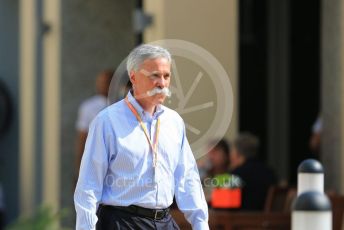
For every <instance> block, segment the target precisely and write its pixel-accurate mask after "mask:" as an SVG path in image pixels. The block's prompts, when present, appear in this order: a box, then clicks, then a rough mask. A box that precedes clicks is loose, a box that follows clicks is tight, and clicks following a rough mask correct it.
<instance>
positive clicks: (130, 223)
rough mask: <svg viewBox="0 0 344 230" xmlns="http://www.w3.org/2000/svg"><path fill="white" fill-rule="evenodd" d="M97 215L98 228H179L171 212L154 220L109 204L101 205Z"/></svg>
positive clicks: (147, 229) (122, 229)
mask: <svg viewBox="0 0 344 230" xmlns="http://www.w3.org/2000/svg"><path fill="white" fill-rule="evenodd" d="M97 216H98V222H97V225H96V229H97V230H138V229H143V230H149V229H157V230H160V229H161V230H176V229H177V230H179V227H178V225H177V224H176V222H175V221H174V220H173V218H172V216H171V214H167V215H166V216H165V217H164V218H162V219H160V220H154V219H151V218H148V217H144V216H138V215H135V214H132V213H129V212H126V211H124V210H119V209H115V208H111V207H109V206H100V207H99V209H98V212H97Z"/></svg>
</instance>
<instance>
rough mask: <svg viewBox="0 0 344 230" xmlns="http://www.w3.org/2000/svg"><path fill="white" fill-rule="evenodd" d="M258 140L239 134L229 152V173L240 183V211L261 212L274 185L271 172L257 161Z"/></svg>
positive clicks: (274, 181) (252, 136)
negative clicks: (239, 180) (238, 179)
mask: <svg viewBox="0 0 344 230" xmlns="http://www.w3.org/2000/svg"><path fill="white" fill-rule="evenodd" d="M258 148H259V140H258V138H257V137H256V136H254V135H252V134H250V133H242V134H240V135H239V136H238V137H237V138H236V139H235V140H234V142H233V144H232V147H231V152H230V155H229V156H230V173H231V174H233V175H236V176H238V177H239V178H240V179H241V180H242V182H243V187H242V206H241V210H263V208H264V204H265V199H266V196H267V192H268V189H269V187H270V186H271V185H274V184H275V183H276V177H275V175H274V173H273V171H272V170H271V169H270V168H268V167H267V166H266V165H265V164H263V163H262V162H261V161H259V160H258V158H257V156H256V154H257V152H258Z"/></svg>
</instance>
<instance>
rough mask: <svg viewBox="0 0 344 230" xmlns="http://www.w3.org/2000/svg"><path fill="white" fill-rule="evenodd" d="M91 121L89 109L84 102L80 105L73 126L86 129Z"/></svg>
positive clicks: (80, 129) (79, 129) (81, 129)
mask: <svg viewBox="0 0 344 230" xmlns="http://www.w3.org/2000/svg"><path fill="white" fill-rule="evenodd" d="M91 121H92V118H91V117H90V111H88V109H87V104H86V103H85V102H84V103H82V104H81V105H80V107H79V110H78V118H77V120H76V124H75V128H76V129H77V130H78V131H86V132H87V131H88V128H89V125H90V123H91Z"/></svg>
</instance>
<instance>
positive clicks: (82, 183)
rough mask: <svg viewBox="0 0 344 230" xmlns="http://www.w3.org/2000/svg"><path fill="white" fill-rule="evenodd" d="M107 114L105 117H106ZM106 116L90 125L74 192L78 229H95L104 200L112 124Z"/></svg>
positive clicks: (99, 117)
mask: <svg viewBox="0 0 344 230" xmlns="http://www.w3.org/2000/svg"><path fill="white" fill-rule="evenodd" d="M104 115H105V116H104ZM104 117H106V114H102V116H98V117H97V118H96V119H95V120H94V121H93V122H92V123H91V126H90V130H89V134H88V136H87V140H86V145H85V151H84V154H83V157H82V160H81V166H80V174H79V179H78V183H77V185H76V189H75V193H74V205H75V210H76V230H94V229H95V225H96V223H97V220H98V219H97V216H96V210H97V206H98V203H99V201H100V200H101V196H102V191H103V181H104V178H105V175H106V172H107V169H108V162H109V161H108V158H109V157H108V156H109V141H110V140H111V136H112V135H111V130H110V127H111V125H110V124H109V122H107V121H106V120H105V118H104Z"/></svg>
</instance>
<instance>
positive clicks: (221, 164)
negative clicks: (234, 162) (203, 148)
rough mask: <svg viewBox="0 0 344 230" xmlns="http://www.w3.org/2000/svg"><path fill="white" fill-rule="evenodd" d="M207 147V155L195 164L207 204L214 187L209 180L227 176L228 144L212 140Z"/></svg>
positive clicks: (223, 140) (223, 141)
mask: <svg viewBox="0 0 344 230" xmlns="http://www.w3.org/2000/svg"><path fill="white" fill-rule="evenodd" d="M209 147H210V148H209V151H208V153H207V155H206V156H205V157H204V158H202V159H200V160H199V161H198V162H197V164H198V168H199V171H200V177H201V180H202V184H203V190H204V193H205V196H206V200H207V201H208V202H210V196H211V191H212V188H213V186H214V184H213V181H212V180H211V179H212V178H214V177H215V176H216V175H221V174H228V169H229V145H228V142H227V141H226V140H225V139H221V140H220V141H218V140H213V141H211V142H210V143H209Z"/></svg>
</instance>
